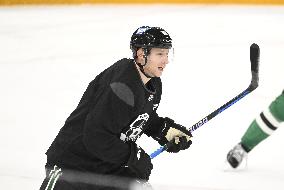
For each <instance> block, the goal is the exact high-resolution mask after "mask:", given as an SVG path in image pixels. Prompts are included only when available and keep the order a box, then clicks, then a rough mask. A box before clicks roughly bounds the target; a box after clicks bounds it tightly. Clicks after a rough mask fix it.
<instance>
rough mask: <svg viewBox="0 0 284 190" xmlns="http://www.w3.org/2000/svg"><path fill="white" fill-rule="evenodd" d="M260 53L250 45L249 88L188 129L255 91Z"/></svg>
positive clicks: (169, 144)
mask: <svg viewBox="0 0 284 190" xmlns="http://www.w3.org/2000/svg"><path fill="white" fill-rule="evenodd" d="M259 53H260V51H259V47H258V45H257V44H255V43H253V44H252V45H251V46H250V62H251V74H252V78H251V82H250V85H249V87H248V88H247V89H245V90H244V91H243V92H242V93H240V94H239V95H237V96H236V97H234V98H233V99H231V100H230V101H229V102H227V103H226V104H224V105H223V106H221V107H220V108H218V109H216V110H215V111H213V112H212V113H210V114H209V115H207V116H206V117H204V118H203V119H201V120H200V121H198V122H197V123H195V124H194V125H192V127H191V128H189V129H188V130H189V131H190V132H193V131H195V130H196V129H198V128H200V127H201V126H202V125H204V124H205V123H207V122H208V121H209V120H211V119H212V118H214V117H215V116H217V115H218V114H219V113H221V112H223V111H224V110H226V109H227V108H229V107H230V106H232V105H233V104H235V103H236V102H238V101H239V100H240V99H242V98H243V97H245V96H246V95H248V94H249V93H251V92H252V91H254V90H255V89H256V88H257V87H258V79H259V78H258V67H259ZM172 143H173V142H172V141H170V142H168V143H167V144H166V145H164V146H162V147H160V148H159V149H157V150H156V151H155V152H153V153H152V154H150V158H151V159H153V158H155V157H156V156H158V155H159V154H160V153H162V152H163V151H165V150H167V149H168V148H169V147H170V146H171V144H172Z"/></svg>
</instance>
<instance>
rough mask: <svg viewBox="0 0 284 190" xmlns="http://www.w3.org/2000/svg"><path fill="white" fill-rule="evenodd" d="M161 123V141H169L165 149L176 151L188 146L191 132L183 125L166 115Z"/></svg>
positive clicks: (164, 142) (190, 142)
mask: <svg viewBox="0 0 284 190" xmlns="http://www.w3.org/2000/svg"><path fill="white" fill-rule="evenodd" d="M163 125H164V128H163V130H162V140H161V142H162V143H163V144H166V143H168V142H170V141H171V143H170V144H169V147H168V149H167V151H168V152H174V153H177V152H179V151H180V150H185V149H188V148H189V147H190V145H191V144H192V141H191V137H192V134H191V133H190V132H189V131H188V130H187V129H186V128H185V127H184V126H182V125H179V124H177V123H175V122H174V120H172V119H170V118H168V117H166V118H164V123H163Z"/></svg>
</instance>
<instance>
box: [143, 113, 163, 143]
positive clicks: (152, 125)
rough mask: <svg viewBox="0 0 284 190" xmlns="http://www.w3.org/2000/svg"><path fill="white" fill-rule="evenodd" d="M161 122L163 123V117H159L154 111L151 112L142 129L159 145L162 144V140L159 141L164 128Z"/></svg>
mask: <svg viewBox="0 0 284 190" xmlns="http://www.w3.org/2000/svg"><path fill="white" fill-rule="evenodd" d="M163 123H164V118H163V117H160V116H159V115H158V114H157V113H156V112H153V113H152V115H151V118H150V121H149V124H148V127H147V128H146V130H145V131H144V133H145V134H146V135H147V136H149V137H152V138H153V139H155V140H156V141H158V142H159V143H160V144H161V145H163V144H164V142H162V141H161V140H162V136H161V135H162V131H163V129H164V125H163Z"/></svg>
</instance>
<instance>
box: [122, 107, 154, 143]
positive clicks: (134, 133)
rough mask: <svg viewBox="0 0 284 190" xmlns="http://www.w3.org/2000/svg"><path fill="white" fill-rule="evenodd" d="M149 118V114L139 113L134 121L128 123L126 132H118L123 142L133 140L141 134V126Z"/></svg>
mask: <svg viewBox="0 0 284 190" xmlns="http://www.w3.org/2000/svg"><path fill="white" fill-rule="evenodd" d="M148 119H149V115H148V114H147V113H144V114H141V115H139V116H138V117H137V118H136V119H135V121H133V122H132V123H131V124H130V127H129V129H128V130H127V131H126V132H122V133H121V134H120V139H121V140H123V141H124V142H127V141H133V142H135V141H136V140H137V139H138V138H139V137H140V135H142V134H141V132H142V130H143V126H144V125H145V124H146V122H147V121H148Z"/></svg>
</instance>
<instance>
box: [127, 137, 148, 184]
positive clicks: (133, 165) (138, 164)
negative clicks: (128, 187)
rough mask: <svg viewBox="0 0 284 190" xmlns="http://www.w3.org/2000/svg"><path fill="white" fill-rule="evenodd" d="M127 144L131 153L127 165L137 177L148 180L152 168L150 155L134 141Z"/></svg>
mask: <svg viewBox="0 0 284 190" xmlns="http://www.w3.org/2000/svg"><path fill="white" fill-rule="evenodd" d="M129 144H130V148H131V153H130V157H129V160H128V162H127V166H128V167H129V169H130V170H132V171H133V172H134V173H135V174H136V177H137V178H138V179H142V180H149V176H150V174H151V170H152V169H153V165H152V163H151V158H150V156H149V155H148V154H147V153H145V151H144V150H143V149H142V148H140V147H139V146H137V145H136V144H135V143H134V142H131V143H129Z"/></svg>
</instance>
